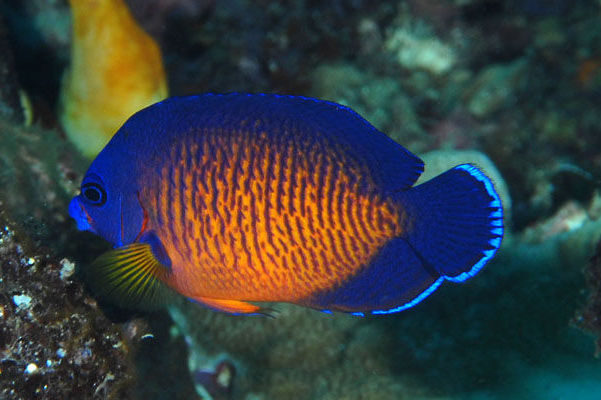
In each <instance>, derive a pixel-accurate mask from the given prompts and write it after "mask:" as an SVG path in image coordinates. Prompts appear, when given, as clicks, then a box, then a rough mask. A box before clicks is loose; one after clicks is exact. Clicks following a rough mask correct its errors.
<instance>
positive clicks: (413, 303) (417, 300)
mask: <svg viewBox="0 0 601 400" xmlns="http://www.w3.org/2000/svg"><path fill="white" fill-rule="evenodd" d="M444 280H445V278H444V277H442V276H441V277H440V278H438V279H437V280H436V281H435V282H434V283H433V284H432V285H431V286H430V287H429V288H427V289H426V290H424V291H423V292H422V293H421V294H420V295H419V296H417V297H416V298H415V299H413V300H411V301H410V302H408V303H405V304H403V305H402V306H399V307H395V308H391V309H390V310H374V311H372V312H371V313H372V314H374V315H378V314H392V313H397V312H400V311H404V310H407V309H409V308H411V307H414V306H416V305H417V304H418V303H420V302H421V301H422V300H423V299H425V298H426V297H428V296H430V295H431V294H432V293H433V292H434V291H435V290H436V289H438V287H439V286H440V284H441V283H442V282H443V281H444Z"/></svg>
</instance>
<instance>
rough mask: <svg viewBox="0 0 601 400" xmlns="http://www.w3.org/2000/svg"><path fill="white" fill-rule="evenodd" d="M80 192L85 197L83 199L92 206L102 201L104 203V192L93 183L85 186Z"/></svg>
mask: <svg viewBox="0 0 601 400" xmlns="http://www.w3.org/2000/svg"><path fill="white" fill-rule="evenodd" d="M82 191H83V195H84V196H85V198H86V199H88V200H89V201H90V202H92V203H94V204H98V203H101V202H102V201H104V196H103V193H104V191H103V190H102V188H101V187H100V186H98V185H97V184H95V183H90V184H87V185H85V186H84V187H83V188H82Z"/></svg>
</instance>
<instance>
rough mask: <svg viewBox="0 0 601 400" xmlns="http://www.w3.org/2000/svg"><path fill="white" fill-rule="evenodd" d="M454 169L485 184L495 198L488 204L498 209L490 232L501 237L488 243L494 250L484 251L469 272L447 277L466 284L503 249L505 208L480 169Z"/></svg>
mask: <svg viewBox="0 0 601 400" xmlns="http://www.w3.org/2000/svg"><path fill="white" fill-rule="evenodd" d="M453 169H462V170H464V171H466V172H468V173H469V174H470V175H471V176H473V177H474V178H476V179H477V180H478V181H480V182H482V183H484V187H485V188H486V191H487V192H488V194H489V195H490V196H491V197H492V198H493V200H492V201H491V202H490V203H489V204H488V207H490V208H496V210H495V211H492V212H491V213H490V214H489V218H491V220H490V222H489V225H490V226H491V227H492V229H491V230H490V232H491V233H492V234H493V235H497V236H499V237H495V238H492V239H490V240H489V241H488V244H489V245H491V246H492V247H493V248H492V249H490V250H485V251H484V256H483V257H482V258H481V259H480V261H478V262H477V263H475V264H474V266H473V267H472V268H471V269H470V270H469V271H467V272H463V273H461V274H459V275H457V276H454V277H447V276H445V279H446V280H448V281H451V282H464V281H466V280H467V279H469V278H471V277H473V276H474V275H476V274H477V273H478V271H480V270H481V269H482V267H484V266H485V265H486V263H487V262H488V261H489V260H490V259H491V258H492V257H493V256H494V255H495V253H496V252H497V250H498V249H499V247H501V238H502V237H503V232H504V230H503V206H502V205H501V198H500V197H499V195H498V194H497V191H496V190H495V188H494V186H493V184H492V182H491V180H490V179H489V178H488V177H487V176H486V175H484V174H483V173H482V172H481V171H480V170H479V169H478V168H476V167H474V166H473V165H470V164H462V165H458V166H456V167H455V168H453Z"/></svg>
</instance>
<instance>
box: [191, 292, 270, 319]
mask: <svg viewBox="0 0 601 400" xmlns="http://www.w3.org/2000/svg"><path fill="white" fill-rule="evenodd" d="M192 300H193V301H195V302H197V303H200V304H202V305H204V306H206V307H209V308H212V309H213V310H216V311H222V312H226V313H230V314H265V312H263V310H262V309H261V307H259V306H257V305H254V304H251V303H247V302H245V301H240V300H223V299H211V298H209V297H200V296H198V297H194V298H192ZM265 315H267V314H265Z"/></svg>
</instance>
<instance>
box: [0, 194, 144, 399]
mask: <svg viewBox="0 0 601 400" xmlns="http://www.w3.org/2000/svg"><path fill="white" fill-rule="evenodd" d="M61 264H62V265H63V266H64V264H65V262H61V261H59V260H58V259H57V258H56V257H55V256H54V255H53V254H52V253H51V252H50V251H48V250H45V249H41V248H36V247H35V246H33V245H32V244H31V242H30V240H28V238H27V236H26V235H24V234H23V233H22V232H21V231H19V230H17V229H16V228H15V226H14V224H13V223H11V222H10V221H9V220H8V218H7V216H6V213H5V212H4V210H3V207H2V205H1V204H0V371H1V373H0V398H2V399H5V400H12V399H14V400H17V399H33V398H47V399H67V398H78V399H93V398H107V399H123V398H128V396H131V392H130V388H131V384H132V381H133V370H132V366H131V365H130V361H129V350H128V347H127V346H125V345H124V341H123V337H122V331H121V328H120V325H118V324H114V323H112V322H111V321H109V320H108V319H107V318H106V317H105V316H104V315H103V313H102V312H101V311H100V309H99V308H98V306H97V303H96V301H94V300H93V299H91V298H90V297H88V295H87V294H86V293H85V291H84V287H83V284H82V283H81V282H79V281H78V280H76V279H75V278H74V277H73V276H64V275H63V277H62V278H61V271H62V268H61Z"/></svg>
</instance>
